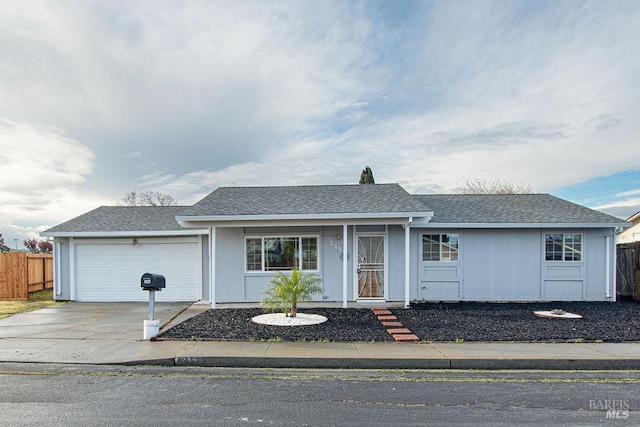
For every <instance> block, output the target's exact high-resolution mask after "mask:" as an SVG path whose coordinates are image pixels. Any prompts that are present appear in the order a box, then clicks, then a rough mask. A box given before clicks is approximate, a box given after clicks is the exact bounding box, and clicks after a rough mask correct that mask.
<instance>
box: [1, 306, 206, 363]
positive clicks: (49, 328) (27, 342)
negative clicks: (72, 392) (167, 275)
mask: <svg viewBox="0 0 640 427" xmlns="http://www.w3.org/2000/svg"><path fill="white" fill-rule="evenodd" d="M208 307H209V306H208V304H195V305H191V304H190V303H156V306H155V316H154V317H155V319H156V320H160V324H161V325H164V324H165V323H167V322H168V321H170V320H171V319H173V318H175V317H176V316H177V319H176V320H175V321H176V322H177V321H181V320H184V318H187V317H190V316H192V315H196V314H198V313H200V312H202V311H205V310H206V309H207V308H208ZM187 308H190V309H189V310H186V311H185V309H187ZM148 316H149V305H148V303H77V302H70V303H67V304H63V305H58V306H55V307H49V308H45V309H41V310H36V311H31V312H28V313H21V314H17V315H15V316H11V317H7V318H5V319H0V362H45V363H95V364H102V363H120V362H127V361H132V360H135V361H145V360H156V361H157V360H167V361H172V360H173V358H174V357H175V355H176V354H179V353H180V352H181V351H182V350H183V349H184V348H185V347H186V346H188V345H189V344H188V343H185V342H173V343H168V344H167V345H163V346H154V343H152V342H149V341H143V339H142V338H143V323H144V320H145V319H147V318H148Z"/></svg>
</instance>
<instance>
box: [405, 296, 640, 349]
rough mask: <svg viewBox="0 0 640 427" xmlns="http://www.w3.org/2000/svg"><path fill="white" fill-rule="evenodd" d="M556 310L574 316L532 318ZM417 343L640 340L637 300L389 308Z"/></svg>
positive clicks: (430, 304)
mask: <svg viewBox="0 0 640 427" xmlns="http://www.w3.org/2000/svg"><path fill="white" fill-rule="evenodd" d="M555 308H560V309H562V310H564V311H566V312H569V313H575V314H580V315H582V316H583V318H582V319H579V320H569V319H545V318H539V317H535V316H534V315H533V312H534V311H538V310H544V311H550V310H553V309H555ZM392 311H393V313H394V314H395V315H396V317H398V320H399V321H400V322H402V324H403V325H404V326H405V327H407V328H409V329H410V330H411V332H413V333H414V334H416V335H417V336H418V337H419V338H420V340H422V341H454V342H455V341H458V342H460V341H461V340H464V342H467V341H521V342H522V341H524V342H532V341H533V342H535V341H542V342H557V341H560V342H567V341H604V342H629V341H640V303H638V302H636V301H631V300H622V301H618V302H616V303H609V302H555V303H477V302H461V303H424V304H414V305H412V306H411V309H410V310H392Z"/></svg>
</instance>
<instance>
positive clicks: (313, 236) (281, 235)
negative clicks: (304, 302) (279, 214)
mask: <svg viewBox="0 0 640 427" xmlns="http://www.w3.org/2000/svg"><path fill="white" fill-rule="evenodd" d="M281 238H290V239H298V269H299V270H300V271H302V272H305V273H319V272H320V254H321V252H322V250H321V247H320V243H321V240H320V235H319V234H298V233H279V234H259V235H254V234H251V235H249V234H248V235H245V236H244V245H243V246H244V247H243V251H244V254H243V259H244V272H245V274H256V275H259V274H274V273H276V272H280V273H283V274H289V273H291V271H293V270H267V269H266V268H265V267H266V266H265V259H264V258H265V257H264V245H265V240H267V239H281ZM250 239H260V266H261V269H260V270H249V269H248V261H249V260H248V253H247V242H248V241H249V240H250ZM303 239H316V252H317V253H316V259H317V260H316V268H315V269H303V268H302V267H303V266H304V259H303V258H304V247H303V244H302V240H303Z"/></svg>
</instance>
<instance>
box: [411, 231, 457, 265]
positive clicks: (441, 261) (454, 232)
mask: <svg viewBox="0 0 640 427" xmlns="http://www.w3.org/2000/svg"><path fill="white" fill-rule="evenodd" d="M434 235H437V236H439V237H440V240H439V242H438V250H439V253H438V258H439V259H437V260H425V259H424V238H425V237H426V236H434ZM452 235H455V236H456V237H457V239H458V244H457V246H456V254H457V256H458V257H457V258H458V259H456V260H455V261H453V260H450V259H449V260H443V259H442V253H443V251H442V247H443V242H442V236H452ZM460 235H461V233H460V232H457V231H451V232H446V231H444V232H430V233H422V234H421V236H420V260H421V262H437V263H458V262H460V240H461V239H460Z"/></svg>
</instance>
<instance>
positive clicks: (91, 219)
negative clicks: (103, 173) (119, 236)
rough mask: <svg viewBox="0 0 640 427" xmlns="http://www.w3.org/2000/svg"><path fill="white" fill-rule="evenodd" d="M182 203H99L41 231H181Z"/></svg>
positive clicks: (48, 233) (183, 208)
mask: <svg viewBox="0 0 640 427" xmlns="http://www.w3.org/2000/svg"><path fill="white" fill-rule="evenodd" d="M184 210H185V206H101V207H99V208H97V209H94V210H92V211H90V212H87V213H86V214H83V215H80V216H78V217H76V218H73V219H71V220H69V221H67V222H64V223H62V224H60V225H57V226H55V227H53V228H50V229H48V230H47V231H45V232H43V233H41V234H42V235H43V236H46V235H54V234H57V233H103V232H107V233H111V232H128V231H148V232H156V231H160V232H162V231H184V229H183V228H182V227H181V226H180V224H178V222H177V221H176V215H178V214H179V213H180V212H182V211H184Z"/></svg>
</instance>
